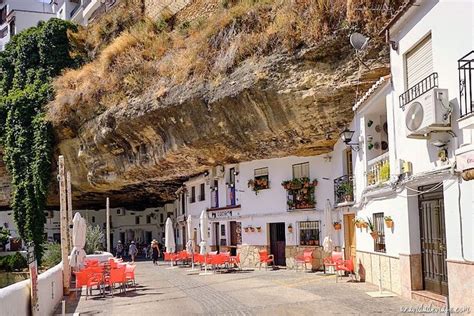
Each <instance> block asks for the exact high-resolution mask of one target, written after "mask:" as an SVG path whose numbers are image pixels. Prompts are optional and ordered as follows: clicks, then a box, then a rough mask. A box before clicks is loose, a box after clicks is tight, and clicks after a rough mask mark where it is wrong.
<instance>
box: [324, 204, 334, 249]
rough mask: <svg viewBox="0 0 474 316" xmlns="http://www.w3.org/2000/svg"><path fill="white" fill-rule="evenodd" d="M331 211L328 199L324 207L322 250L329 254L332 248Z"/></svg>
mask: <svg viewBox="0 0 474 316" xmlns="http://www.w3.org/2000/svg"><path fill="white" fill-rule="evenodd" d="M331 212H332V210H331V203H330V202H329V199H328V200H327V201H326V207H325V208H324V234H325V236H326V237H324V241H323V249H324V251H325V252H331V251H332V250H333V247H334V242H333V240H332V238H333V226H332V213H331Z"/></svg>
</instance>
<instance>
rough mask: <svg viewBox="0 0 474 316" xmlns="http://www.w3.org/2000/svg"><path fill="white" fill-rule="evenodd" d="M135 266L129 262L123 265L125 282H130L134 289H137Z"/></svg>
mask: <svg viewBox="0 0 474 316" xmlns="http://www.w3.org/2000/svg"><path fill="white" fill-rule="evenodd" d="M136 267H137V266H136V265H130V264H127V265H126V266H125V279H126V282H127V284H128V283H131V284H132V285H133V287H134V289H135V291H136V290H137V283H136V282H135V268H136Z"/></svg>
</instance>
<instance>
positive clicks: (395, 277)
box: [355, 251, 401, 295]
mask: <svg viewBox="0 0 474 316" xmlns="http://www.w3.org/2000/svg"><path fill="white" fill-rule="evenodd" d="M355 270H356V274H357V277H358V278H359V279H360V280H361V281H366V282H369V283H373V284H375V285H377V286H378V285H379V278H380V275H382V287H383V288H384V289H385V290H389V291H392V292H394V293H397V294H399V295H400V294H401V284H400V280H401V276H400V260H399V258H395V257H390V256H386V255H384V254H376V253H368V252H362V251H357V254H356V267H355Z"/></svg>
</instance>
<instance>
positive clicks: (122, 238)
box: [119, 232, 125, 244]
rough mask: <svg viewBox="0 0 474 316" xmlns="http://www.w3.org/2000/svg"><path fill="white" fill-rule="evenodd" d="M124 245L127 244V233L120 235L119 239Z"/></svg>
mask: <svg viewBox="0 0 474 316" xmlns="http://www.w3.org/2000/svg"><path fill="white" fill-rule="evenodd" d="M119 240H120V241H121V242H122V243H123V244H125V233H124V232H121V233H120V239H119Z"/></svg>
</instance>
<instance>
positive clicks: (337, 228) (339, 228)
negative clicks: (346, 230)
mask: <svg viewBox="0 0 474 316" xmlns="http://www.w3.org/2000/svg"><path fill="white" fill-rule="evenodd" d="M333 226H334V229H335V230H341V228H342V225H341V222H334V223H333Z"/></svg>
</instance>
